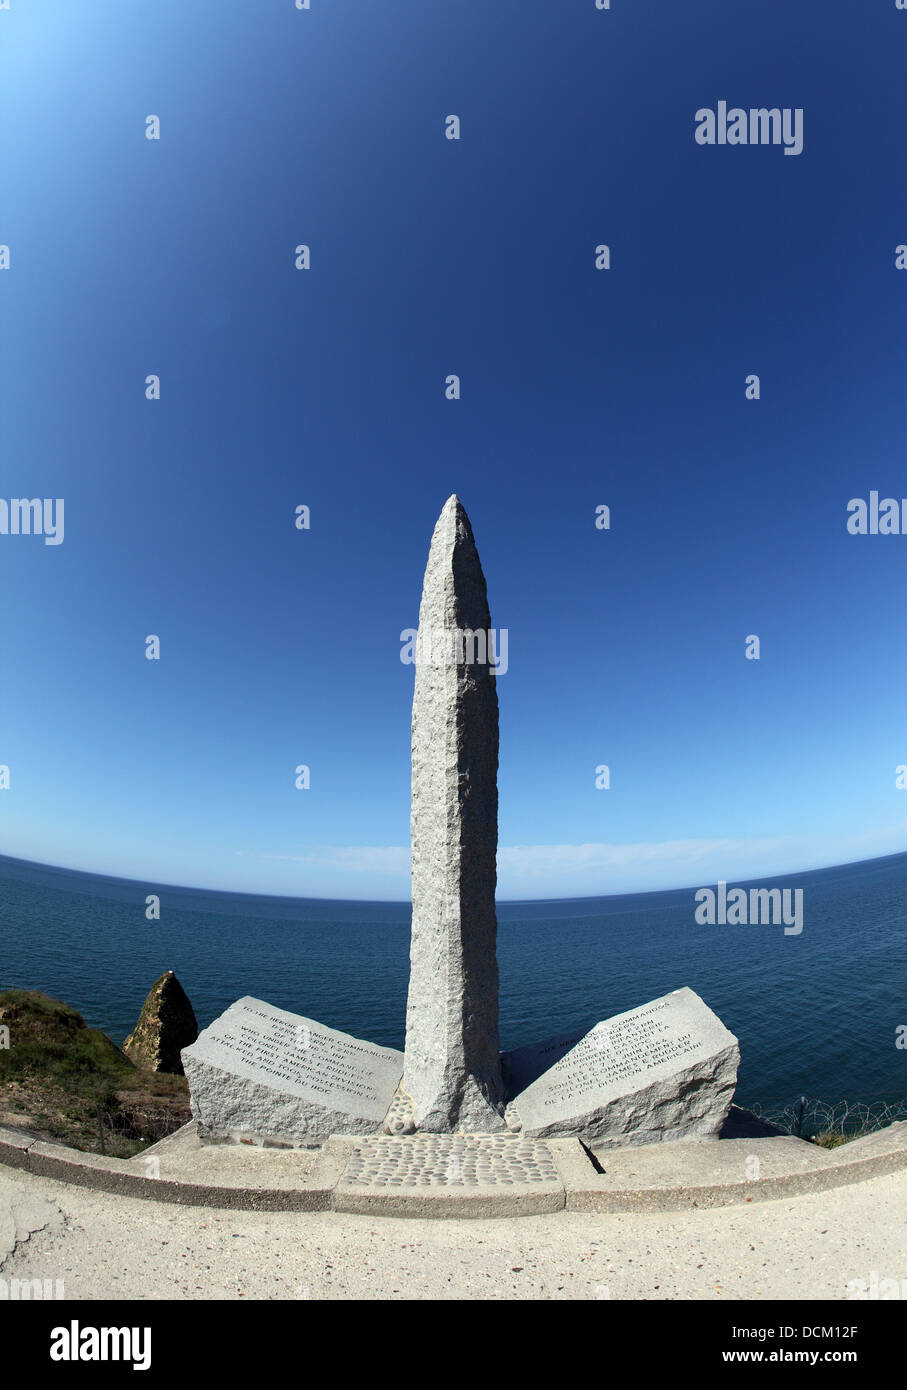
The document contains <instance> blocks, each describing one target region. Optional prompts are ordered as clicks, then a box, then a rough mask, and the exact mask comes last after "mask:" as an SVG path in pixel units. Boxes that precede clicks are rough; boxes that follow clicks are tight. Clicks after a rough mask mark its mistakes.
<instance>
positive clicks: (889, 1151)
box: [0, 1121, 907, 1218]
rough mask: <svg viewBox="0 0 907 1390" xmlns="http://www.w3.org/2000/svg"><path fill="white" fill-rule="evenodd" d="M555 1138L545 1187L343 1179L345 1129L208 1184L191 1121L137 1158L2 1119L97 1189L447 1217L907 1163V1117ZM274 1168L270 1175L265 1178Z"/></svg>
mask: <svg viewBox="0 0 907 1390" xmlns="http://www.w3.org/2000/svg"><path fill="white" fill-rule="evenodd" d="M544 1142H545V1143H546V1145H547V1147H548V1149H549V1150H550V1153H551V1155H552V1158H553V1159H554V1163H555V1167H556V1169H557V1173H558V1181H557V1183H548V1184H547V1185H546V1186H545V1187H544V1188H541V1189H540V1188H536V1189H535V1190H531V1189H530V1188H529V1187H528V1186H527V1187H519V1186H518V1187H516V1188H513V1187H511V1188H508V1189H505V1190H501V1189H500V1188H494V1187H492V1186H480V1187H476V1188H474V1189H472V1190H459V1191H455V1190H445V1189H444V1188H443V1187H441V1188H437V1189H433V1190H432V1189H428V1188H424V1189H416V1188H405V1189H403V1190H400V1189H397V1190H396V1191H387V1192H380V1191H379V1192H364V1191H362V1190H359V1189H355V1188H353V1189H350V1188H349V1187H344V1186H338V1185H339V1184H340V1179H341V1176H342V1175H343V1173H344V1170H345V1169H346V1166H347V1163H348V1161H349V1159H350V1155H351V1152H352V1143H353V1141H352V1140H351V1139H350V1138H348V1137H340V1136H333V1137H332V1138H331V1139H330V1140H328V1142H327V1143H326V1144H325V1145H324V1146H323V1148H321V1149H320V1150H319V1151H318V1152H317V1153H315V1154H308V1155H306V1156H305V1158H304V1160H303V1159H301V1158H300V1156H299V1155H298V1153H296V1155H295V1160H294V1157H293V1151H291V1152H290V1154H288V1153H287V1151H285V1150H274V1151H267V1150H266V1151H264V1152H263V1151H262V1150H260V1149H256V1150H254V1151H252V1152H251V1154H250V1151H249V1150H248V1149H244V1148H243V1146H224V1147H223V1148H221V1149H220V1150H219V1151H218V1158H219V1161H220V1169H221V1170H222V1172H223V1174H224V1176H225V1177H226V1178H227V1181H211V1180H208V1181H206V1180H205V1178H204V1174H203V1173H201V1172H199V1171H198V1170H199V1168H200V1164H199V1162H198V1159H197V1157H196V1155H198V1154H199V1153H200V1152H201V1153H204V1152H206V1151H205V1150H200V1149H199V1145H198V1140H197V1136H196V1134H195V1126H194V1124H191V1123H190V1124H188V1125H185V1126H184V1127H183V1129H181V1130H179V1131H177V1133H176V1134H173V1135H170V1136H169V1137H168V1138H167V1139H164V1140H162V1141H161V1143H160V1144H156V1145H153V1146H152V1147H151V1148H149V1149H147V1150H145V1151H144V1152H143V1153H142V1154H140V1155H138V1156H137V1157H136V1158H133V1159H118V1158H105V1157H102V1156H101V1155H99V1154H91V1153H83V1152H81V1151H80V1150H78V1149H70V1148H66V1147H65V1146H64V1145H62V1144H51V1143H48V1142H47V1141H45V1140H42V1139H39V1138H38V1137H36V1136H35V1135H33V1134H29V1133H28V1132H27V1131H25V1130H20V1129H14V1128H10V1127H5V1126H0V1164H4V1165H6V1166H7V1167H11V1168H15V1169H19V1170H22V1171H25V1172H28V1173H33V1174H34V1175H35V1176H37V1177H46V1178H52V1179H55V1180H57V1181H60V1182H67V1183H72V1184H74V1185H77V1186H80V1187H88V1188H93V1189H95V1190H96V1191H101V1192H111V1193H115V1194H118V1195H121V1196H127V1197H138V1198H141V1199H143V1200H146V1201H158V1202H175V1203H178V1204H180V1205H183V1206H199V1207H221V1208H225V1209H228V1210H229V1209H234V1210H241V1211H342V1212H347V1213H359V1214H361V1215H365V1216H397V1217H426V1216H430V1217H438V1218H454V1217H456V1218H466V1217H468V1218H489V1217H497V1218H506V1217H515V1216H531V1215H536V1214H538V1213H540V1212H556V1211H562V1210H566V1211H584V1212H589V1213H607V1212H622V1211H623V1212H650V1211H651V1212H655V1211H680V1210H683V1209H687V1208H695V1207H721V1206H735V1205H743V1204H745V1203H750V1202H767V1201H774V1200H777V1199H779V1198H786V1197H794V1196H801V1195H805V1194H808V1193H812V1192H827V1191H830V1190H832V1189H834V1188H837V1187H846V1186H850V1185H851V1184H853V1183H859V1182H866V1181H867V1180H868V1179H870V1178H876V1177H881V1176H884V1175H885V1174H887V1173H893V1172H896V1171H899V1170H901V1169H904V1168H907V1121H900V1122H898V1123H896V1124H893V1125H889V1126H888V1128H887V1129H885V1130H880V1131H878V1132H877V1133H875V1134H871V1135H868V1136H867V1137H866V1138H865V1139H861V1140H855V1141H853V1142H852V1143H850V1144H847V1145H842V1146H841V1149H837V1150H825V1149H820V1148H818V1147H817V1146H816V1145H813V1144H809V1143H806V1142H805V1141H804V1140H800V1139H795V1138H792V1137H785V1138H780V1139H779V1138H775V1137H771V1138H760V1139H739V1140H727V1141H718V1140H711V1141H701V1142H698V1141H697V1142H690V1141H683V1142H680V1143H674V1144H655V1145H650V1146H645V1147H640V1148H635V1149H633V1148H631V1149H620V1150H608V1151H606V1152H604V1153H602V1154H600V1155H599V1156H598V1157H597V1159H595V1160H593V1158H592V1157H590V1154H589V1153H588V1152H587V1150H586V1149H584V1148H583V1146H582V1145H581V1144H580V1143H579V1141H578V1140H576V1139H549V1140H546V1141H544ZM207 1152H209V1153H210V1150H208V1151H207ZM152 1156H157V1157H158V1159H159V1162H160V1159H161V1158H163V1160H164V1162H169V1163H170V1164H171V1167H172V1169H174V1170H175V1172H174V1175H173V1176H170V1177H154V1176H151V1175H150V1172H149V1167H150V1165H148V1163H147V1159H148V1158H149V1157H152ZM753 1159H758V1160H759V1163H758V1164H757V1165H756V1167H755V1171H757V1172H759V1173H760V1174H761V1176H759V1177H754V1178H752V1179H751V1178H749V1177H748V1176H747V1171H748V1169H747V1164H749V1165H750V1168H751V1169H752V1160H753ZM294 1161H295V1162H296V1163H298V1164H299V1165H300V1167H301V1168H303V1169H304V1172H302V1173H301V1174H300V1176H299V1177H297V1175H296V1174H295V1173H294V1170H293V1168H292V1166H291V1165H292V1164H293V1162H294ZM596 1164H597V1165H598V1166H596ZM140 1165H141V1166H140ZM272 1165H273V1166H272ZM143 1167H144V1171H143ZM180 1169H182V1171H179V1170H180ZM263 1169H264V1170H266V1176H268V1177H269V1178H270V1179H271V1181H270V1182H269V1181H262V1173H263ZM193 1170H196V1171H195V1172H194V1173H193ZM268 1170H269V1171H268ZM602 1170H603V1171H602ZM763 1170H764V1171H763Z"/></svg>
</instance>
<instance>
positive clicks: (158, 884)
mask: <svg viewBox="0 0 907 1390" xmlns="http://www.w3.org/2000/svg"><path fill="white" fill-rule="evenodd" d="M905 854H907V849H903V850H895V851H894V852H893V853H892V854H879V855H873V856H872V857H871V858H869V859H846V860H842V861H841V862H840V863H836V864H815V865H813V866H812V867H811V868H800V869H794V870H789V871H787V872H785V873H780V874H771V875H762V876H760V877H758V878H733V879H731V878H728V879H724V880H721V879H718V880H716V883H717V882H725V883H727V884H728V885H729V886H739V887H743V886H747V885H750V884H759V883H763V884H764V882H765V880H766V878H768V877H770V878H772V879H776V880H779V881H780V880H783V879H791V878H796V877H798V876H799V875H801V874H816V873H823V872H829V871H831V870H832V869H849V868H856V867H859V866H862V865H869V864H882V863H884V862H885V861H886V860H889V859H898V858H901V857H902V856H903V855H905ZM0 863H7V864H24V865H27V866H28V867H30V868H36V869H45V870H50V871H52V872H55V873H60V874H78V875H80V876H81V877H83V878H94V879H104V880H107V881H109V882H111V883H126V884H136V885H139V886H144V887H147V888H149V889H150V888H157V889H171V890H173V891H175V892H178V893H212V894H219V895H220V896H222V897H226V898H256V899H258V898H260V899H263V900H265V901H268V900H273V901H275V902H300V903H379V904H382V905H384V906H387V907H411V906H412V899H411V898H370V897H369V898H323V897H316V896H311V897H306V896H302V895H297V894H292V893H250V892H245V891H243V890H242V889H234V888H204V887H202V886H201V885H199V884H190V883H164V882H162V881H161V880H159V879H154V878H126V877H124V876H123V875H121V874H107V873H101V872H100V871H98V870H96V869H76V868H72V867H71V866H69V865H67V864H53V863H50V862H49V861H48V860H43V859H21V858H19V857H18V856H17V855H10V854H4V853H3V852H2V851H0ZM702 886H703V883H702V881H701V879H700V880H698V881H697V882H696V883H689V884H687V883H680V884H677V885H676V886H674V887H672V888H639V889H635V890H633V891H630V892H621V893H582V894H579V895H577V896H575V897H560V898H498V897H496V898H495V903H496V904H497V905H498V906H501V907H511V906H515V907H520V906H525V905H529V904H533V903H574V902H575V903H584V902H585V903H588V902H598V901H600V900H601V899H603V898H604V899H615V898H638V897H643V896H645V897H656V896H667V895H668V894H671V893H683V892H692V891H693V890H694V889H696V888H701V887H702ZM705 886H709V885H705Z"/></svg>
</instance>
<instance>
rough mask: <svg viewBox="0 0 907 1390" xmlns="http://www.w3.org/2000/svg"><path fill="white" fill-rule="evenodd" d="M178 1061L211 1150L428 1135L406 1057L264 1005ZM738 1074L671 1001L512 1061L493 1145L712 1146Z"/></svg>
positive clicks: (723, 1035) (734, 1054) (715, 1028)
mask: <svg viewBox="0 0 907 1390" xmlns="http://www.w3.org/2000/svg"><path fill="white" fill-rule="evenodd" d="M182 1060H183V1066H184V1068H185V1072H186V1076H187V1077H188V1080H189V1088H190V1093H191V1099H192V1114H193V1116H194V1118H195V1119H196V1121H197V1122H198V1134H199V1138H200V1140H201V1142H202V1143H209V1144H210V1143H246V1144H259V1145H263V1146H265V1147H275V1148H314V1147H317V1146H320V1145H321V1144H323V1143H325V1141H326V1140H327V1139H329V1138H330V1136H331V1135H332V1134H336V1135H357V1136H368V1135H380V1134H382V1133H383V1134H385V1135H389V1136H393V1137H398V1136H413V1135H418V1134H421V1133H428V1132H429V1131H427V1130H423V1129H422V1128H420V1126H419V1125H418V1123H417V1121H416V1115H415V1108H414V1105H413V1101H412V1098H411V1097H410V1096H409V1095H408V1094H407V1093H406V1092H405V1091H404V1090H403V1087H402V1085H401V1081H402V1076H403V1054H402V1052H397V1051H395V1050H394V1049H392V1048H387V1047H378V1046H376V1045H375V1044H374V1043H370V1042H364V1041H362V1040H361V1039H359V1038H353V1037H350V1035H349V1034H347V1033H340V1032H337V1031H336V1030H335V1029H333V1028H326V1027H325V1026H324V1025H323V1024H320V1023H316V1022H315V1021H314V1020H313V1019H310V1018H304V1017H302V1016H301V1015H298V1014H291V1013H287V1012H286V1011H285V1010H284V1009H275V1008H274V1007H273V1006H272V1005H270V1004H266V1003H264V1002H263V1001H262V1000H260V999H251V998H245V999H240V1000H239V1001H238V1002H237V1003H235V1004H233V1005H231V1007H230V1008H229V1009H227V1011H226V1012H225V1013H223V1014H222V1015H221V1016H220V1018H218V1019H216V1020H215V1022H214V1023H212V1024H211V1026H210V1027H209V1028H206V1029H205V1030H204V1031H203V1032H202V1033H201V1034H200V1035H199V1037H198V1040H197V1041H196V1042H194V1043H193V1044H192V1046H191V1047H187V1048H184V1049H183V1052H182ZM739 1060H740V1052H739V1046H738V1043H737V1039H736V1038H735V1037H734V1035H733V1034H732V1033H729V1032H728V1030H727V1029H726V1028H725V1026H724V1024H723V1023H722V1022H721V1020H720V1019H719V1018H718V1017H717V1016H716V1015H715V1014H714V1013H712V1011H711V1009H709V1008H708V1006H707V1005H706V1004H705V1003H704V1002H703V1000H702V999H700V998H699V996H698V995H697V994H694V993H693V991H692V990H691V989H679V990H675V991H674V992H673V993H672V994H666V995H664V997H663V998H661V999H656V1000H653V1002H652V1003H650V1004H644V1005H643V1006H642V1007H641V1008H638V1009H631V1010H629V1011H628V1012H627V1013H623V1014H618V1015H616V1017H614V1018H611V1019H608V1020H607V1021H606V1022H603V1023H599V1024H597V1025H596V1027H595V1028H592V1029H591V1030H590V1031H589V1032H587V1033H585V1034H564V1035H561V1036H559V1037H555V1038H550V1039H548V1041H546V1042H544V1043H538V1044H535V1045H533V1046H531V1047H522V1048H518V1049H516V1051H514V1052H508V1053H505V1054H504V1055H503V1057H502V1070H503V1075H504V1078H505V1081H506V1083H507V1087H508V1098H509V1103H508V1105H507V1108H506V1111H505V1114H504V1117H503V1119H502V1120H501V1124H500V1127H499V1129H498V1130H497V1131H496V1132H497V1133H498V1134H499V1135H504V1136H506V1135H507V1134H508V1133H509V1134H511V1135H515V1134H520V1135H522V1137H523V1138H525V1139H527V1140H530V1139H548V1138H571V1137H572V1138H577V1139H580V1140H582V1142H583V1143H585V1144H588V1145H594V1146H595V1148H596V1149H597V1150H599V1149H603V1148H609V1147H624V1146H627V1145H641V1144H654V1143H664V1142H667V1141H671V1140H675V1139H687V1138H710V1137H714V1138H717V1137H718V1136H719V1134H720V1132H721V1128H722V1125H723V1124H724V1121H725V1118H726V1116H727V1113H728V1110H729V1109H730V1105H731V1101H732V1099H733V1095H734V1087H735V1085H736V1080H737V1067H738V1064H739ZM431 1132H438V1131H431ZM447 1132H449V1131H447ZM454 1132H455V1133H461V1132H462V1127H461V1129H458V1130H456V1131H454ZM471 1132H474V1131H471ZM487 1132H488V1133H491V1132H492V1131H490V1130H489V1131H487Z"/></svg>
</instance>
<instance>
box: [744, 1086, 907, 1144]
mask: <svg viewBox="0 0 907 1390" xmlns="http://www.w3.org/2000/svg"><path fill="white" fill-rule="evenodd" d="M750 1109H751V1110H752V1112H753V1114H754V1115H756V1116H757V1117H758V1118H759V1119H760V1120H765V1121H766V1123H767V1124H772V1125H775V1126H776V1127H777V1128H778V1129H780V1130H783V1131H784V1133H785V1134H795V1135H798V1136H799V1137H800V1138H801V1139H812V1138H815V1137H816V1136H819V1135H841V1136H842V1137H846V1138H849V1139H852V1138H855V1137H856V1136H857V1135H858V1134H872V1133H873V1132H874V1131H875V1130H877V1129H884V1128H885V1126H886V1125H890V1124H894V1123H895V1121H897V1120H907V1097H905V1098H904V1099H902V1100H894V1101H873V1102H865V1101H849V1100H838V1101H823V1100H817V1099H814V1098H811V1097H809V1096H801V1097H800V1099H799V1100H797V1101H794V1102H793V1103H792V1104H791V1105H787V1106H784V1107H783V1108H782V1109H780V1110H778V1109H773V1108H771V1107H763V1106H760V1105H753V1106H751V1107H750Z"/></svg>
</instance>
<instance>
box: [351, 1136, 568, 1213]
mask: <svg viewBox="0 0 907 1390" xmlns="http://www.w3.org/2000/svg"><path fill="white" fill-rule="evenodd" d="M347 1142H349V1143H350V1144H351V1146H352V1147H351V1149H350V1155H349V1161H348V1163H347V1166H346V1168H345V1170H344V1172H343V1173H342V1175H341V1177H340V1180H339V1182H338V1183H337V1186H336V1188H335V1189H334V1197H333V1205H334V1210H335V1211H347V1212H361V1213H362V1214H364V1215H373V1216H378V1215H386V1216H393V1215H402V1216H421V1217H425V1216H429V1217H430V1216H438V1217H451V1216H458V1217H460V1216H473V1217H501V1216H530V1215H537V1214H538V1213H540V1212H548V1211H559V1210H560V1209H561V1208H562V1207H563V1206H564V1203H565V1192H564V1184H563V1181H562V1179H561V1176H560V1173H559V1171H558V1168H557V1166H556V1165H555V1162H554V1160H553V1158H552V1154H551V1149H550V1147H549V1145H548V1144H546V1143H542V1142H538V1141H535V1140H524V1139H518V1138H514V1137H513V1136H511V1135H504V1136H498V1135H491V1134H415V1135H401V1136H399V1137H395V1138H389V1137H387V1136H386V1135H382V1136H380V1137H379V1138H373V1139H360V1140H350V1141H347ZM577 1147H578V1146H577Z"/></svg>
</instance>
